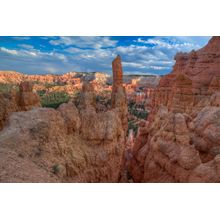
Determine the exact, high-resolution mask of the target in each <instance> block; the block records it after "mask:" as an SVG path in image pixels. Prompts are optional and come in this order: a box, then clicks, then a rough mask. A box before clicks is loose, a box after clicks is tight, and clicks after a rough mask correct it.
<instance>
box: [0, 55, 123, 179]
mask: <svg viewBox="0 0 220 220" xmlns="http://www.w3.org/2000/svg"><path fill="white" fill-rule="evenodd" d="M120 62H121V60H120V58H117V59H116V60H115V61H114V62H113V72H114V76H115V78H114V83H113V86H114V90H113V91H112V97H114V102H113V103H114V104H113V105H112V108H111V109H107V110H106V111H101V112H99V111H97V109H96V100H95V98H94V97H95V96H94V88H93V86H92V84H89V83H84V84H83V87H82V93H81V96H80V101H79V103H78V105H77V106H76V105H75V103H73V102H72V101H70V102H69V103H66V104H62V105H61V106H60V107H59V108H58V109H57V110H54V109H51V108H39V107H38V108H34V109H32V110H29V111H21V112H14V113H11V115H10V117H9V119H8V120H7V123H6V125H5V127H4V129H3V130H2V131H1V132H0V182H118V181H119V177H120V172H121V166H122V163H123V155H124V147H125V135H126V122H127V120H126V114H125V112H126V109H127V105H126V94H125V90H124V88H123V86H122V83H121V82H118V81H117V77H122V69H115V65H114V64H117V66H120V65H121V64H120ZM117 75H118V76H117ZM27 87H28V85H27V84H25V85H23V86H21V88H20V92H23V93H24V92H26V91H27V90H28V88H27ZM25 97H26V96H25ZM21 100H22V101H21V103H23V102H25V103H24V104H25V106H29V104H30V103H29V102H28V101H27V100H26V99H25V100H24V99H21ZM26 104H27V105H26ZM25 110H27V109H26V108H25Z"/></svg>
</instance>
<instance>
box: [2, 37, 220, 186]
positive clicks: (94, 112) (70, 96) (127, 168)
mask: <svg viewBox="0 0 220 220" xmlns="http://www.w3.org/2000/svg"><path fill="white" fill-rule="evenodd" d="M174 59H175V60H176V63H175V65H174V67H173V70H172V72H171V73H169V74H167V75H164V76H162V77H159V76H135V75H133V76H129V75H123V69H122V62H121V57H120V56H117V57H116V58H115V59H114V60H113V62H112V72H113V74H112V76H110V75H107V74H105V73H100V72H95V73H77V72H70V73H66V74H62V75H52V74H46V75H28V74H23V73H18V72H13V71H0V182H88V183H90V182H114V183H118V182H126V183H128V182H129V183H138V182H146V183H147V182H184V183H185V182H220V37H213V38H211V40H210V41H209V43H208V44H207V45H206V46H205V47H204V48H202V49H200V50H197V51H191V52H190V53H178V54H176V56H175V58H174Z"/></svg>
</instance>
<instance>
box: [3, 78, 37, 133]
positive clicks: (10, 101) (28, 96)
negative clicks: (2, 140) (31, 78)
mask: <svg viewBox="0 0 220 220" xmlns="http://www.w3.org/2000/svg"><path fill="white" fill-rule="evenodd" d="M39 106H40V99H39V97H38V95H37V94H36V93H34V92H33V84H31V83H30V82H22V83H21V84H20V85H19V91H18V92H17V91H16V90H15V89H12V90H11V91H10V92H9V93H0V130H1V129H2V128H3V127H4V125H5V123H6V121H7V119H8V118H9V116H10V114H11V113H12V112H18V111H27V110H30V109H32V108H34V107H39Z"/></svg>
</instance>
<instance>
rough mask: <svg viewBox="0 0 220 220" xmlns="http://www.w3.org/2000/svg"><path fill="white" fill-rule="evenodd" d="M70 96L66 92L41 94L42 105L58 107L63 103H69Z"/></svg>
mask: <svg viewBox="0 0 220 220" xmlns="http://www.w3.org/2000/svg"><path fill="white" fill-rule="evenodd" d="M69 99H70V96H69V95H68V94H67V93H66V92H51V93H48V94H44V95H42V96H41V105H42V107H48V108H55V109H56V108H58V107H59V106H60V105H61V104H63V103H67V102H68V101H69Z"/></svg>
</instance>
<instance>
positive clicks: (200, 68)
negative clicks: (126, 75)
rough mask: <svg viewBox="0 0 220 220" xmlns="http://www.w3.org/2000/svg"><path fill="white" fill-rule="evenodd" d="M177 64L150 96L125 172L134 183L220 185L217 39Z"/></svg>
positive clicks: (219, 55)
mask: <svg viewBox="0 0 220 220" xmlns="http://www.w3.org/2000/svg"><path fill="white" fill-rule="evenodd" d="M175 60H176V63H175V65H174V67H173V71H172V72H171V73H170V74H168V75H165V76H163V77H162V78H161V79H160V82H159V85H158V87H157V88H156V90H155V91H154V92H153V94H152V102H151V103H150V106H151V112H150V115H149V117H148V121H147V122H146V123H145V125H144V126H143V127H141V128H140V129H139V131H138V136H137V138H136V140H135V144H134V148H133V152H132V159H131V160H130V164H129V172H130V174H131V176H132V178H133V180H134V181H135V182H220V148H219V146H220V140H219V138H218V137H219V134H220V130H219V126H220V121H219V120H220V115H219V112H220V107H219V104H220V103H219V100H220V93H219V90H220V84H219V77H220V37H213V38H212V39H211V40H210V41H209V43H208V44H207V46H205V47H204V48H202V49H200V50H198V51H192V52H190V53H188V54H187V53H178V54H177V55H176V56H175Z"/></svg>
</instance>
